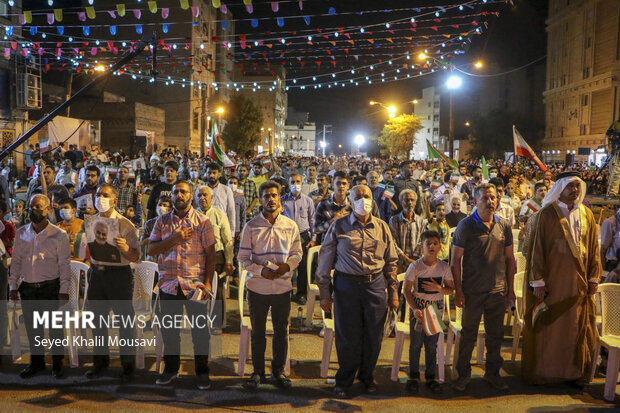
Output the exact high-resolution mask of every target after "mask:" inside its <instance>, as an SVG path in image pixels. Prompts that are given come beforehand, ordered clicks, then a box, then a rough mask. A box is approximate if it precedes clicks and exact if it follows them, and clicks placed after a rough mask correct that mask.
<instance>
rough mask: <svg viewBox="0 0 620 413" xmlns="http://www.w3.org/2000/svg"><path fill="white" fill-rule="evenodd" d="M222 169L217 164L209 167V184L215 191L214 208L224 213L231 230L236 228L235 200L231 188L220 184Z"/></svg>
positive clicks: (211, 164)
mask: <svg viewBox="0 0 620 413" xmlns="http://www.w3.org/2000/svg"><path fill="white" fill-rule="evenodd" d="M221 176H222V168H221V167H220V166H219V165H218V164H216V163H215V162H211V163H210V164H209V165H207V183H208V184H209V187H210V188H211V190H212V191H213V206H214V207H216V208H218V209H219V210H220V211H224V213H225V214H226V216H227V217H228V223H229V224H230V228H234V227H235V223H236V222H235V221H236V219H235V198H234V197H233V193H232V191H231V190H230V188H229V187H228V186H226V185H222V184H221V183H220V177H221Z"/></svg>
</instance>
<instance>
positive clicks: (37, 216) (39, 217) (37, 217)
mask: <svg viewBox="0 0 620 413" xmlns="http://www.w3.org/2000/svg"><path fill="white" fill-rule="evenodd" d="M28 215H30V220H31V221H32V222H34V223H35V224H38V223H40V222H41V221H43V220H44V219H45V216H44V215H43V214H41V212H39V211H38V210H34V209H32V208H30V209H29V210H28Z"/></svg>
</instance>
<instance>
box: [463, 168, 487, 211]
mask: <svg viewBox="0 0 620 413" xmlns="http://www.w3.org/2000/svg"><path fill="white" fill-rule="evenodd" d="M481 182H482V168H480V167H479V166H472V167H471V179H470V180H469V181H467V182H465V183H464V184H463V185H461V193H462V194H465V195H466V197H467V205H474V204H475V202H476V201H475V199H474V189H475V188H476V186H478V185H479V184H480V183H481Z"/></svg>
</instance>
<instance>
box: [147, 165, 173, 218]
mask: <svg viewBox="0 0 620 413" xmlns="http://www.w3.org/2000/svg"><path fill="white" fill-rule="evenodd" d="M178 171H179V164H177V163H176V161H167V162H166V164H165V165H164V182H158V183H156V184H155V185H154V186H153V189H152V190H151V195H149V200H148V202H147V204H146V209H147V210H148V213H147V219H151V218H154V217H155V215H156V212H155V208H157V200H158V199H159V197H160V196H162V195H164V196H171V194H172V185H174V183H175V182H176V181H177V175H178V173H179V172H178Z"/></svg>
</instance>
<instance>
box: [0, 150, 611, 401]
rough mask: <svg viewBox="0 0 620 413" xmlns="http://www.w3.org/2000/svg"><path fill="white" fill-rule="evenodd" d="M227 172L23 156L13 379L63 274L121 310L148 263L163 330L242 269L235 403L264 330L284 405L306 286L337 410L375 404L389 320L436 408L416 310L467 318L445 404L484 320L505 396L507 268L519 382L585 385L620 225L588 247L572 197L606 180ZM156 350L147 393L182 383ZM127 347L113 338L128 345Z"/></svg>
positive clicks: (9, 180) (12, 186)
mask: <svg viewBox="0 0 620 413" xmlns="http://www.w3.org/2000/svg"><path fill="white" fill-rule="evenodd" d="M232 160H233V161H234V163H235V166H234V167H231V168H222V166H220V165H219V164H218V163H216V162H213V161H212V160H210V159H208V158H202V157H200V156H199V155H197V154H194V155H190V154H181V153H180V152H179V151H174V150H172V149H167V150H163V151H161V152H157V153H152V154H150V155H148V154H146V153H145V152H144V151H140V152H139V153H137V154H135V155H134V156H129V155H128V154H126V153H124V152H123V150H119V151H118V152H111V151H109V150H102V149H101V148H99V147H97V146H93V147H92V148H88V149H87V148H85V147H82V148H77V147H76V146H74V145H70V146H69V148H68V149H67V150H65V149H64V147H63V146H60V147H58V148H56V149H54V150H52V151H47V152H44V153H41V151H40V149H39V148H38V146H37V147H35V146H32V145H31V148H30V149H29V150H28V151H27V152H26V153H25V155H24V165H23V168H21V167H20V168H17V167H16V165H14V163H12V162H9V163H7V165H6V167H5V168H4V169H3V170H2V174H0V189H1V190H0V218H1V220H0V223H1V224H2V226H3V227H4V228H3V231H1V233H0V239H2V242H3V244H4V249H5V250H6V252H5V257H6V258H9V257H10V258H11V264H10V266H9V265H8V264H7V260H5V261H4V264H3V265H0V277H1V278H0V281H1V283H0V288H5V289H6V288H7V284H8V286H9V290H10V293H9V295H10V298H11V299H18V297H19V298H21V301H22V306H23V312H24V319H25V321H26V323H25V324H26V327H27V332H28V337H29V342H30V352H31V355H32V356H31V361H30V364H29V365H28V366H27V367H26V368H25V369H24V370H23V371H22V372H21V373H20V375H21V377H23V378H28V377H31V376H33V375H35V374H37V373H38V372H39V371H41V370H43V369H44V367H45V364H44V359H43V350H42V348H41V347H40V346H37V345H36V344H35V342H34V340H33V337H34V336H35V335H36V334H40V332H37V331H34V330H33V329H32V328H30V327H29V325H30V324H31V323H29V321H30V320H31V317H32V312H33V311H34V308H36V303H33V301H34V300H47V302H49V301H53V300H64V299H67V294H68V284H69V277H70V274H69V265H70V260H82V261H85V262H87V263H88V264H89V271H88V275H87V276H88V278H89V283H88V291H87V294H86V295H87V297H88V300H96V301H97V302H99V303H102V302H106V301H110V302H115V303H118V302H122V301H125V302H130V301H131V298H132V285H133V274H132V270H131V267H130V264H131V263H135V262H139V261H140V260H149V261H155V262H157V263H158V268H159V271H158V280H157V285H158V289H159V303H160V308H159V311H161V312H162V313H165V314H178V313H179V312H181V313H182V312H183V308H185V311H186V312H187V313H189V314H191V313H198V312H200V311H204V309H203V308H202V309H201V307H200V306H199V303H196V302H195V301H193V300H191V297H192V296H193V294H194V293H195V291H196V290H201V291H202V292H204V294H205V295H207V294H209V293H210V289H209V286H210V285H211V282H212V280H213V277H214V274H219V275H222V274H224V275H223V276H221V277H220V281H219V282H220V284H222V283H223V282H224V280H225V279H226V278H228V279H229V280H230V282H231V283H232V284H233V285H235V284H236V283H239V276H240V271H241V270H242V269H243V270H245V271H247V274H248V275H247V282H246V290H247V292H248V295H247V300H248V303H249V311H250V318H251V323H252V333H251V349H252V363H253V367H254V371H253V373H252V375H251V376H250V378H249V379H247V380H246V382H245V383H244V385H245V387H246V388H256V387H258V386H259V385H260V384H261V383H264V382H265V380H266V376H265V372H266V369H265V357H264V353H265V346H266V340H265V334H266V332H265V325H266V321H267V317H268V314H269V313H270V314H271V320H272V322H273V329H274V339H273V362H272V365H271V373H272V377H273V380H274V381H275V383H276V384H277V385H278V386H280V387H283V388H288V387H290V386H291V381H290V379H289V378H288V377H287V376H286V375H285V373H284V365H285V360H286V355H287V352H288V349H287V346H288V339H287V334H288V323H289V318H290V317H289V313H290V309H291V301H294V302H296V303H298V304H305V303H306V300H307V298H308V297H307V295H308V279H309V278H310V279H312V280H314V281H315V282H316V284H317V285H318V287H319V290H320V306H321V308H322V309H323V310H324V311H325V312H326V314H328V317H332V316H333V317H334V320H335V335H336V349H337V355H338V364H339V369H338V373H337V374H336V387H335V393H336V395H337V396H339V397H346V396H347V394H348V391H349V388H350V387H351V385H352V384H353V382H354V381H355V379H356V378H358V379H359V380H360V381H361V382H362V383H363V385H364V387H365V389H366V390H367V391H368V392H369V393H374V392H376V391H377V387H376V383H375V380H374V376H373V372H374V368H375V365H376V363H377V359H378V355H379V351H380V349H381V344H382V339H383V336H384V334H383V331H384V323H385V320H386V316H387V314H388V310H389V311H392V310H393V311H400V313H401V314H403V312H404V311H410V320H411V321H410V322H411V344H410V346H411V347H410V352H409V354H410V368H409V380H408V381H407V384H406V389H407V390H408V391H410V392H417V390H418V385H419V382H420V372H419V370H420V368H419V359H420V353H421V348H422V347H423V346H424V348H425V354H426V363H425V368H426V370H425V379H426V385H427V386H428V387H429V388H430V389H431V390H433V391H437V392H440V391H442V386H443V384H442V383H440V382H439V381H438V380H437V379H436V376H435V369H436V350H435V348H436V344H437V339H438V337H439V334H428V331H425V330H424V328H423V324H424V322H425V318H424V317H425V316H424V314H425V311H426V310H427V308H428V307H429V306H433V305H434V306H436V307H437V308H438V309H439V310H440V311H441V310H442V307H443V302H444V300H443V296H444V295H449V294H454V303H455V304H456V306H458V307H460V308H462V309H463V311H462V314H463V316H462V317H463V318H462V327H463V331H462V339H461V344H460V348H459V354H458V355H457V356H455V363H456V370H457V372H458V376H459V377H458V379H457V380H455V381H454V383H452V387H453V388H454V389H456V390H457V391H464V390H465V389H466V388H467V385H468V383H469V380H470V376H471V366H470V358H471V353H472V351H473V348H474V345H475V342H476V337H477V335H478V329H479V324H480V320H481V317H482V316H484V328H485V330H486V346H487V357H486V373H485V376H484V379H485V380H486V381H487V382H489V384H490V385H491V386H493V387H495V388H497V389H506V388H507V386H506V384H505V382H504V380H503V379H502V377H501V376H500V374H499V372H500V369H501V367H502V357H501V352H500V350H501V344H502V340H503V336H504V330H503V320H504V314H505V312H506V310H507V308H508V309H509V308H510V307H512V306H514V301H515V293H514V290H513V279H514V275H515V272H516V263H515V255H514V253H515V252H516V251H519V252H521V253H522V254H523V255H524V256H525V257H526V258H527V260H528V265H527V268H528V272H527V274H526V276H525V279H526V284H527V285H528V287H526V288H524V295H525V297H526V299H525V306H526V317H525V319H526V323H525V331H524V345H523V363H522V369H523V376H524V378H525V379H526V380H527V381H528V382H530V383H536V384H545V383H549V382H555V381H569V382H572V383H574V384H577V385H583V384H585V383H587V382H588V380H589V372H590V370H589V369H590V368H591V366H592V363H595V360H593V359H592V354H593V353H594V345H595V340H594V329H593V327H592V323H593V318H592V317H593V315H594V301H593V299H592V295H593V294H594V293H595V292H596V286H597V284H598V282H599V281H601V261H602V264H603V265H604V266H605V268H606V269H607V270H610V271H611V270H614V269H615V268H616V266H618V263H619V262H620V254H617V251H618V250H619V249H620V248H619V247H620V241H619V240H620V236H619V233H620V229H619V228H617V222H619V220H620V212H619V213H618V214H616V215H617V216H614V217H612V218H613V219H611V218H610V219H609V220H607V221H605V222H604V223H603V226H602V231H603V232H602V234H603V235H602V237H601V240H602V241H601V243H602V247H601V246H599V241H598V239H599V238H598V226H597V224H596V222H595V220H594V218H593V214H592V212H591V210H590V209H589V208H588V206H587V203H586V202H585V201H584V197H585V193H586V185H585V181H591V182H592V185H591V187H592V188H593V190H594V191H597V190H598V191H600V192H602V193H604V192H605V187H606V181H607V179H608V172H607V171H606V170H605V171H603V172H602V173H598V171H597V170H594V169H592V168H591V167H590V166H588V165H585V164H578V165H574V166H572V167H565V166H564V165H548V167H549V170H545V171H543V170H539V169H538V168H537V167H535V166H529V165H520V164H514V163H510V162H504V161H497V162H489V164H488V165H481V164H480V162H476V161H468V162H463V163H461V164H459V165H458V167H454V168H451V167H450V166H449V165H447V164H445V163H444V162H443V161H441V160H431V161H428V160H427V161H410V160H405V161H399V160H396V159H371V158H366V157H333V156H331V157H328V158H320V157H292V156H282V157H278V158H272V157H269V156H258V157H254V158H251V159H243V158H240V157H235V156H232ZM487 170H488V171H487ZM483 171H484V172H483ZM487 172H488V175H487ZM91 217H103V218H106V219H111V220H115V221H117V222H118V230H117V231H116V233H115V236H114V237H113V238H112V236H108V234H107V233H106V231H107V230H109V227H108V228H106V227H105V226H104V227H96V228H95V230H94V231H95V233H96V236H95V238H94V239H93V240H91V241H90V242H88V240H87V238H88V237H87V236H85V232H86V225H85V222H86V221H88V220H89V219H90V218H91ZM513 234H515V235H516V234H518V236H516V238H513ZM97 243H99V245H97ZM318 245H320V246H321V248H320V252H319V256H318V265H316V266H315V268H312V269H311V272H312V273H311V274H310V276H308V274H307V271H308V270H307V265H306V263H307V260H308V250H309V249H310V248H311V247H313V246H318ZM106 249H109V250H110V251H106ZM37 257H39V258H37ZM560 269H561V270H560ZM618 272H619V273H620V271H618ZM400 273H405V282H404V283H399V282H398V279H397V274H400ZM613 274H615V273H614V272H612V273H610V275H613ZM223 291H224V289H222V288H218V289H217V299H218V300H221V301H222V302H225V299H226V297H224V296H223ZM567 300H568V301H567ZM541 303H544V304H545V307H546V308H545V309H544V311H543V312H542V313H541V314H542V315H541V316H540V318H539V320H540V321H537V324H535V325H533V324H532V323H533V322H532V312H534V311H540V308H541ZM110 309H112V310H113V311H114V312H115V313H119V314H133V309H132V308H131V305H129V306H120V305H116V306H115V307H113V308H110V306H105V305H103V306H102V305H101V304H100V305H99V306H96V307H93V311H96V312H97V313H100V314H103V313H106V312H109V311H110ZM447 310H448V311H449V310H450V309H447ZM224 311H226V309H225V308H224ZM1 312H2V314H3V317H2V322H3V323H4V328H0V334H3V335H4V337H0V340H1V341H0V343H6V330H7V328H6V326H7V316H6V313H7V312H6V307H5V308H4V309H2V311H1ZM52 333H53V334H54V335H55V336H57V335H59V334H61V333H62V332H59V331H50V335H51V334H52ZM162 333H163V336H164V337H163V339H164V362H165V369H164V373H163V374H162V375H161V376H160V377H159V378H158V379H157V384H161V385H167V384H169V383H170V382H171V381H173V380H175V379H176V378H177V377H178V371H179V363H180V357H179V330H178V329H176V330H174V329H168V330H166V331H162ZM97 334H104V335H105V334H107V332H105V331H97ZM133 334H134V333H133V331H131V329H126V330H124V331H121V335H122V336H123V337H132V335H133ZM210 334H221V329H218V328H215V329H212V330H211V331H209V330H196V329H194V330H192V337H193V340H194V350H195V371H196V377H197V385H198V387H199V388H201V389H208V388H209V387H210V383H211V382H210V378H209V366H208V355H207V354H206V353H205V352H204V351H201V348H204V347H205V343H206V342H207V341H208V340H209V335H210ZM558 348H561V349H562V351H558ZM99 350H100V351H99V353H98V354H99V355H97V356H95V357H94V363H93V367H92V369H91V370H89V371H88V372H87V373H86V376H87V377H88V378H96V377H99V376H100V375H101V374H102V372H103V370H104V369H106V368H107V367H108V365H109V363H110V359H109V355H106V354H107V353H108V350H107V348H103V349H99ZM52 352H53V354H54V357H53V366H52V374H53V375H54V376H55V377H62V376H63V374H64V373H63V357H64V356H63V355H64V349H63V348H62V347H61V346H54V347H53V348H52ZM121 362H122V366H123V371H122V376H121V379H122V380H125V381H129V380H131V379H132V376H133V375H134V370H135V350H133V351H132V349H123V350H122V351H121Z"/></svg>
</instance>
